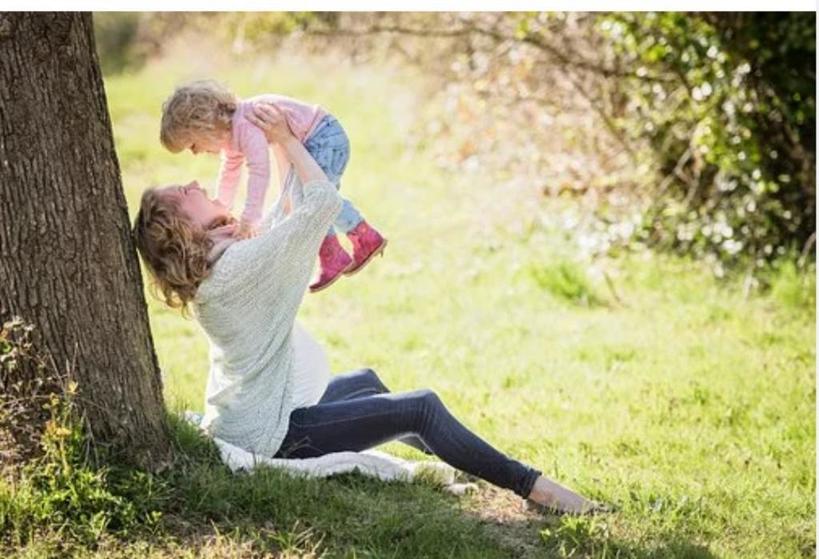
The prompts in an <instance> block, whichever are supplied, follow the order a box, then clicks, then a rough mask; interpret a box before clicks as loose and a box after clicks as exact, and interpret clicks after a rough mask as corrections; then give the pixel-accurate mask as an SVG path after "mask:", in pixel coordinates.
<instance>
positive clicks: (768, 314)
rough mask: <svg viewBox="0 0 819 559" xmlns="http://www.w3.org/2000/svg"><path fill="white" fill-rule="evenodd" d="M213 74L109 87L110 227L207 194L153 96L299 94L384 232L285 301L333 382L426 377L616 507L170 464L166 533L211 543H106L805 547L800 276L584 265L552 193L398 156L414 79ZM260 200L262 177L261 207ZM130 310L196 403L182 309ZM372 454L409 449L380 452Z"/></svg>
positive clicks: (400, 549) (198, 335)
mask: <svg viewBox="0 0 819 559" xmlns="http://www.w3.org/2000/svg"><path fill="white" fill-rule="evenodd" d="M229 61H230V57H229V55H228V54H225V55H223V57H222V58H221V59H220V58H219V57H216V58H214V57H209V58H207V60H203V59H202V57H200V56H197V55H195V53H193V52H191V51H179V52H178V54H176V55H173V56H169V57H166V58H164V59H161V60H158V61H153V62H151V63H149V64H148V65H147V66H146V67H144V68H143V69H142V70H140V71H139V72H137V73H133V74H121V75H114V76H109V77H107V79H106V89H107V94H108V101H109V108H110V111H111V116H112V120H113V125H114V134H115V139H116V146H117V151H118V155H119V159H120V165H121V168H122V175H123V183H124V187H125V191H126V194H127V198H128V203H129V211H130V214H131V216H132V217H133V215H134V214H135V213H136V210H137V208H138V202H139V197H140V194H141V192H142V191H143V190H144V189H145V188H146V187H148V186H152V185H165V184H173V183H182V182H187V181H189V180H191V179H194V178H195V179H198V180H199V181H200V182H201V183H202V184H203V185H206V186H207V187H208V188H210V189H211V191H212V189H213V186H214V182H215V177H216V172H217V169H218V161H217V159H216V158H215V157H209V156H198V157H195V156H192V155H190V154H179V155H172V154H170V153H167V152H165V151H164V150H163V148H162V147H161V145H160V143H159V140H158V134H159V115H160V106H161V103H162V101H163V99H164V98H165V97H166V96H167V95H168V94H169V93H170V92H171V90H172V88H173V86H174V84H176V83H178V82H182V81H185V80H187V79H190V78H194V77H214V78H218V79H220V80H222V81H224V82H226V83H227V84H229V85H230V86H231V87H232V88H233V89H234V91H235V92H236V93H237V94H239V95H240V96H250V95H255V94H258V93H263V92H280V93H284V94H287V95H290V96H293V97H297V98H302V99H307V100H310V101H313V102H317V103H320V104H322V105H323V106H325V107H326V108H328V109H329V110H330V111H331V112H332V113H333V114H335V115H336V116H337V117H338V118H339V120H340V121H341V122H342V123H343V124H344V125H345V127H346V128H347V130H348V132H349V134H350V137H351V141H352V149H353V152H352V158H351V161H350V165H349V167H348V170H347V172H346V174H345V178H344V181H343V184H342V191H343V193H344V195H345V196H347V197H348V198H350V199H351V200H352V201H354V202H355V203H356V204H357V206H358V207H359V208H360V209H361V210H362V211H363V213H364V214H365V216H366V217H367V219H368V220H369V221H370V222H371V223H373V224H374V225H376V226H377V227H379V229H381V230H382V231H383V232H384V233H385V235H386V236H387V237H388V238H389V240H390V245H389V247H388V249H387V251H386V253H385V256H384V257H383V258H379V259H377V260H376V261H375V262H374V263H372V264H371V265H370V266H369V267H368V268H367V269H366V270H365V271H364V272H362V273H360V274H358V275H356V276H355V277H352V278H347V279H343V280H341V281H340V282H338V283H337V284H335V285H334V286H333V287H331V288H330V289H328V290H326V291H324V292H322V293H320V294H316V295H309V294H308V295H307V296H306V297H305V302H304V305H303V307H302V311H301V314H300V320H301V321H302V322H303V324H304V325H305V326H306V327H307V328H308V329H309V330H310V331H311V332H312V333H313V334H314V335H315V336H316V337H317V338H318V340H320V342H321V343H322V344H324V345H325V346H326V347H327V349H328V353H329V356H330V360H331V365H332V368H333V370H334V371H336V372H344V371H349V370H352V369H356V368H360V367H365V366H366V367H371V368H373V369H375V370H376V371H377V372H378V373H379V375H380V376H381V378H382V379H383V380H384V382H385V383H386V384H387V385H388V386H389V387H390V388H391V389H392V390H393V391H404V390H411V389H416V388H421V387H427V388H431V389H433V390H435V391H436V392H437V393H438V394H439V395H440V396H441V398H442V399H443V401H444V402H445V403H446V404H447V405H448V406H449V407H450V409H451V410H452V412H453V413H454V414H455V415H456V416H457V417H459V418H461V419H462V421H463V422H464V423H465V424H467V425H468V426H469V427H471V428H472V429H474V430H475V431H476V432H478V433H479V434H481V435H482V436H483V437H484V438H485V439H486V440H488V441H490V442H491V443H493V444H494V445H496V446H497V447H498V448H500V449H501V450H503V451H504V452H506V453H508V454H510V455H512V456H514V457H516V458H518V459H520V460H522V461H524V462H527V463H530V464H532V465H535V466H537V467H539V468H541V469H542V470H543V471H544V473H545V474H546V475H548V476H551V477H553V478H556V479H557V480H560V481H562V482H564V483H566V484H568V485H570V486H572V487H574V488H576V489H577V490H579V491H581V492H583V493H586V494H588V495H590V496H591V497H593V498H595V499H598V500H601V501H604V502H608V503H612V504H614V505H615V506H616V507H617V509H618V510H617V511H616V512H614V513H612V514H609V515H605V516H598V517H594V518H580V519H572V518H563V519H556V518H549V519H546V518H543V517H538V516H536V515H533V514H531V513H528V512H524V511H522V509H521V508H520V506H519V499H518V498H516V497H515V496H514V495H512V494H511V493H506V492H502V491H499V490H495V489H494V488H492V487H491V486H489V485H487V484H481V485H480V490H479V491H478V493H477V494H474V495H469V496H464V497H453V496H450V495H447V494H445V493H443V492H441V491H439V490H436V489H435V488H433V487H429V486H427V485H408V484H402V483H392V484H386V483H380V482H376V481H372V480H368V479H365V478H360V477H357V476H344V477H342V478H338V479H332V480H327V481H303V480H291V479H288V478H286V476H282V475H279V474H276V473H275V472H273V473H269V472H268V473H262V474H260V475H259V476H256V477H231V476H230V475H228V474H227V473H225V472H224V471H222V470H219V469H218V468H216V467H215V466H210V469H208V468H205V467H204V466H203V467H202V468H200V469H197V470H193V473H191V474H190V475H191V476H193V477H192V478H191V479H192V481H191V482H190V486H189V490H190V492H191V494H192V495H194V494H198V495H199V500H198V501H197V503H198V504H197V505H196V506H191V509H190V510H191V511H193V512H190V514H188V513H186V512H185V510H184V509H182V510H179V511H177V513H176V515H175V518H176V519H177V520H179V519H181V520H180V522H181V523H183V524H184V523H187V524H186V525H194V526H199V527H200V528H198V530H199V531H200V532H198V533H206V534H208V536H207V537H205V536H201V537H200V538H199V539H195V538H194V539H185V538H182V537H181V536H180V538H181V539H175V537H176V536H174V534H175V533H176V532H174V529H173V528H165V529H164V530H165V531H162V532H160V533H161V534H163V535H162V537H157V539H155V540H152V539H150V538H146V539H143V540H141V541H140V542H137V543H129V544H123V545H125V546H126V547H124V548H123V549H124V550H125V551H121V552H122V553H125V554H127V553H130V552H135V551H134V550H136V549H141V550H143V551H144V552H145V553H151V554H155V555H156V556H173V557H177V556H179V557H183V556H185V557H187V556H189V555H186V553H191V554H195V553H196V552H195V551H190V550H191V549H194V550H195V549H199V550H200V551H201V552H202V553H204V551H202V550H203V549H205V548H207V549H208V550H209V551H208V552H209V553H212V554H213V555H214V556H220V557H221V556H231V553H235V555H233V556H246V554H245V555H243V553H245V552H247V553H250V551H248V550H254V551H253V552H254V553H259V554H261V553H263V552H265V551H269V552H273V551H275V550H279V551H283V552H285V553H290V554H291V555H292V556H301V555H310V553H313V554H314V555H321V554H322V553H323V554H325V555H326V556H327V557H562V556H572V557H578V556H579V557H585V556H592V557H632V556H636V557H737V558H750V557H759V558H771V557H800V556H811V555H813V549H814V545H815V543H814V542H815V527H814V518H815V505H814V503H815V501H814V491H815V470H814V463H815V443H814V441H815V428H814V426H815V421H814V403H815V395H816V394H815V376H814V375H815V358H816V356H815V343H814V341H815V322H814V320H815V313H814V309H815V300H814V295H813V293H814V282H813V280H812V279H811V278H810V277H808V276H804V275H800V274H798V273H796V272H795V271H794V269H793V267H792V266H788V265H783V266H782V267H781V269H780V271H779V273H778V274H776V276H775V277H774V278H773V281H772V288H771V289H770V290H769V291H766V292H764V293H762V294H759V293H756V292H754V293H752V294H750V295H746V294H745V292H744V290H743V285H742V278H739V279H729V280H723V281H717V280H716V279H714V278H713V277H712V275H711V274H710V272H709V271H708V270H707V269H706V268H705V267H704V266H703V265H701V264H698V263H696V262H693V261H689V260H686V259H680V258H670V257H662V256H657V255H652V254H651V253H648V252H645V253H632V254H621V255H618V256H612V257H611V258H608V259H605V260H601V259H597V260H595V261H589V260H587V259H585V258H583V257H581V251H580V250H579V248H578V244H577V239H576V238H574V237H573V236H571V235H567V234H566V233H565V232H564V229H562V228H560V227H558V225H557V224H558V223H559V222H560V216H561V212H562V211H563V210H564V209H565V208H566V207H567V205H570V204H571V201H567V200H562V201H560V202H556V201H550V200H547V199H544V198H543V197H542V195H540V194H539V191H538V189H537V188H527V187H525V185H524V186H520V185H519V184H517V183H515V182H513V181H512V182H507V181H500V180H498V181H495V180H493V179H491V178H490V177H491V176H493V175H491V174H490V172H489V170H485V169H481V168H478V169H472V170H469V171H468V172H467V171H464V172H463V173H462V174H460V173H453V172H451V171H444V170H442V169H441V168H440V167H438V166H436V164H435V161H434V160H433V158H432V157H431V156H430V155H429V154H428V153H426V152H425V151H423V150H420V151H419V149H420V148H419V149H415V148H413V147H412V145H413V144H412V143H411V142H409V141H407V139H406V138H407V136H408V134H409V133H410V131H411V130H413V129H417V128H414V127H416V126H418V125H419V122H418V119H419V118H421V117H420V115H421V114H423V109H424V103H425V96H424V95H423V81H422V80H423V77H422V76H419V75H414V74H411V73H409V72H408V71H404V70H400V69H398V68H395V67H392V68H380V67H376V66H361V65H353V64H350V63H349V62H347V61H345V60H339V59H332V58H329V57H328V58H303V59H294V58H288V59H286V60H284V59H276V58H274V57H272V56H271V57H269V58H268V57H264V56H258V57H256V58H255V59H254V58H251V59H246V60H244V61H243V62H241V63H235V61H233V62H234V63H235V64H233V65H231V64H228V62H229ZM421 124H423V123H421ZM435 141H436V138H434V137H430V138H428V139H427V141H426V143H427V144H434V142H435ZM514 184H517V186H513V185H514ZM242 185H243V186H242V188H244V182H243V183H242ZM275 196H276V186H275V185H273V186H272V187H271V190H270V191H269V193H268V202H272V200H273V199H274V198H275ZM148 299H149V306H150V317H151V327H152V331H153V335H154V339H155V343H156V349H157V352H158V355H159V361H160V364H161V368H162V371H163V376H164V383H165V394H166V400H167V403H168V405H169V406H170V407H171V408H172V409H174V410H176V411H182V410H185V409H191V410H201V409H202V407H203V395H204V388H205V381H206V377H207V372H208V348H207V340H206V339H205V337H204V334H203V333H202V332H201V331H200V330H199V329H198V327H197V326H196V323H195V322H194V321H193V320H188V319H185V318H183V317H181V316H180V315H179V313H178V312H176V311H171V310H168V309H165V308H163V306H162V305H161V303H159V302H158V301H157V300H156V299H155V298H153V297H151V296H150V295H148ZM384 449H385V450H387V451H389V452H392V453H394V454H396V455H399V456H402V457H405V458H412V459H418V460H421V459H427V458H426V457H423V456H422V455H421V454H419V453H417V452H416V451H414V450H412V449H410V448H409V447H405V446H402V445H400V444H397V443H393V444H390V445H387V446H386V447H384ZM211 521H212V522H213V523H214V524H213V525H211ZM211 526H215V527H216V528H213V529H212V528H211ZM234 529H235V530H234ZM212 530H216V531H215V532H214V531H212ZM186 533H187V532H186ZM213 534H216V536H214V535H213ZM208 538H210V539H208ZM214 538H215V539H214ZM112 545H113V544H112ZM248 546H249V547H248ZM105 549H106V548H104V547H103V551H100V552H99V553H101V554H106V553H107V554H108V555H110V554H112V553H113V551H112V550H110V549H109V550H108V551H105ZM112 549H114V548H112ZM129 550H130V551H129ZM108 555H106V556H108Z"/></svg>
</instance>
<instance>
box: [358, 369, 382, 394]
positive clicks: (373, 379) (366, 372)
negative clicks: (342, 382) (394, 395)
mask: <svg viewBox="0 0 819 559" xmlns="http://www.w3.org/2000/svg"><path fill="white" fill-rule="evenodd" d="M359 373H360V374H361V376H362V377H364V378H365V379H367V383H368V384H370V385H371V386H375V387H378V388H380V389H381V390H382V391H383V392H389V389H388V388H387V387H386V386H385V385H384V383H383V382H381V379H380V378H379V377H378V375H377V374H376V373H375V371H373V370H372V369H370V368H366V369H361V371H359Z"/></svg>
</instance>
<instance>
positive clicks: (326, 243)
mask: <svg viewBox="0 0 819 559" xmlns="http://www.w3.org/2000/svg"><path fill="white" fill-rule="evenodd" d="M319 262H320V264H321V268H320V273H319V278H318V279H317V280H316V282H315V283H313V284H312V285H311V286H310V291H311V292H313V293H315V292H316V291H321V290H322V289H326V288H328V287H330V285H332V284H333V282H334V281H336V280H337V279H338V278H340V277H341V275H342V274H343V273H344V272H345V271H346V270H347V269H348V268H349V267H350V265H351V264H352V263H353V259H352V258H350V255H349V254H347V253H346V252H344V249H343V248H341V245H340V244H339V242H338V238H336V236H335V235H327V236H326V237H324V240H323V241H322V242H321V248H320V249H319Z"/></svg>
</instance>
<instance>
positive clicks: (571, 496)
mask: <svg viewBox="0 0 819 559" xmlns="http://www.w3.org/2000/svg"><path fill="white" fill-rule="evenodd" d="M527 498H528V499H530V500H532V501H534V502H535V503H537V504H539V505H543V506H545V507H549V508H552V509H555V510H556V511H560V512H566V513H569V514H584V513H586V512H588V511H590V510H591V509H593V508H594V502H593V501H590V500H589V499H586V498H585V497H583V496H582V495H580V494H578V493H575V492H574V491H572V490H571V489H568V488H566V487H563V486H562V485H560V484H559V483H555V482H554V481H552V480H550V479H549V478H546V477H544V476H540V477H539V478H537V480H536V481H535V485H534V487H532V491H531V493H529V496H528V497H527Z"/></svg>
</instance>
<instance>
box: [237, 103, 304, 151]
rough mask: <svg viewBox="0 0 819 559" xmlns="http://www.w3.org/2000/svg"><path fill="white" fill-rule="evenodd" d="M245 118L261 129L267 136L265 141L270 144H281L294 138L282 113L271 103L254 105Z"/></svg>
mask: <svg viewBox="0 0 819 559" xmlns="http://www.w3.org/2000/svg"><path fill="white" fill-rule="evenodd" d="M246 118H247V119H248V120H249V121H250V122H252V123H253V124H255V125H256V126H258V127H259V128H261V129H262V130H263V131H264V135H265V136H267V141H268V142H270V143H272V144H283V143H285V142H286V141H287V140H290V139H294V138H295V136H294V135H293V132H292V131H291V130H290V126H288V124H287V119H286V118H284V113H283V112H282V111H281V109H279V108H278V107H277V106H276V105H274V104H273V103H268V102H265V101H260V102H258V103H254V104H253V112H252V113H248V114H247V116H246Z"/></svg>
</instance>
